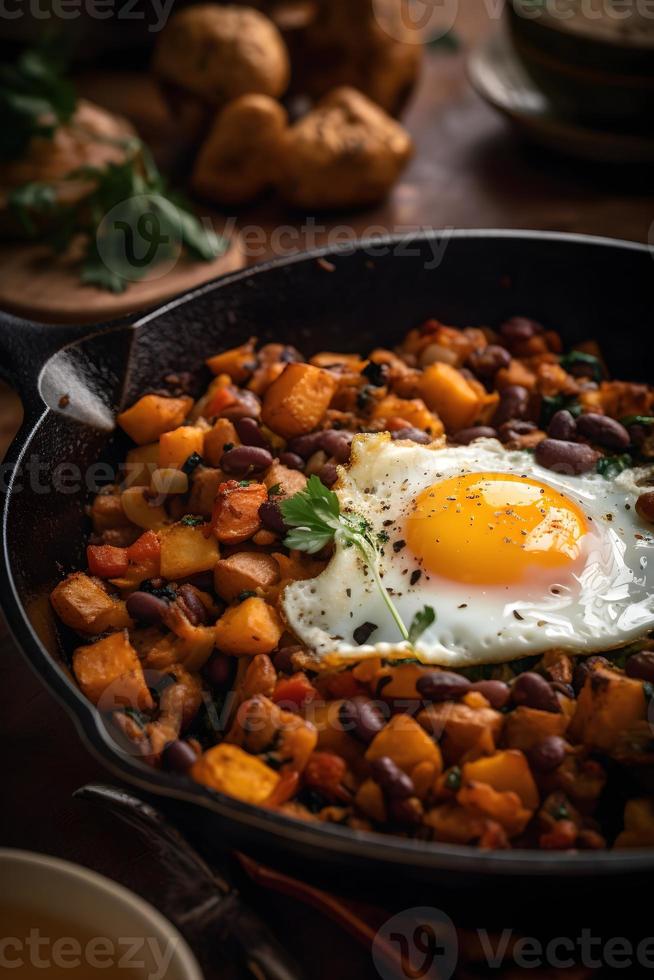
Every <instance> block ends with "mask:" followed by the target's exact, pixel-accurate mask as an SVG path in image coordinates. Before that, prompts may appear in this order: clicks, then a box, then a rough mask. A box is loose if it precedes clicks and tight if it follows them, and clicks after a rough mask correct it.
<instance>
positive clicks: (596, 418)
mask: <svg viewBox="0 0 654 980" xmlns="http://www.w3.org/2000/svg"><path fill="white" fill-rule="evenodd" d="M577 432H578V433H579V434H580V435H582V436H583V437H584V438H585V439H589V440H590V441H591V442H596V443H597V445H598V446H603V447H604V449H614V450H621V449H626V448H627V446H629V445H630V444H631V438H630V436H629V433H628V432H627V430H626V429H625V427H624V425H621V424H620V422H618V421H617V419H612V418H611V417H610V416H609V415H596V414H595V412H588V413H587V414H586V415H580V416H579V418H578V419H577Z"/></svg>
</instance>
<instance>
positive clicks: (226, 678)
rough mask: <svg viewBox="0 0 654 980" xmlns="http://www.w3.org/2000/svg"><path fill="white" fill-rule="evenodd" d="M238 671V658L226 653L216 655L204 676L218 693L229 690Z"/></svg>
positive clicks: (208, 663) (205, 669) (209, 661)
mask: <svg viewBox="0 0 654 980" xmlns="http://www.w3.org/2000/svg"><path fill="white" fill-rule="evenodd" d="M235 670H236V658H235V657H228V656H227V654H226V653H214V654H213V655H212V656H211V658H210V660H208V661H207V663H206V665H205V667H204V675H205V677H206V678H207V681H208V682H209V684H211V686H212V687H214V688H215V689H216V690H217V691H225V690H228V689H229V688H230V687H231V686H232V678H233V676H234V673H235Z"/></svg>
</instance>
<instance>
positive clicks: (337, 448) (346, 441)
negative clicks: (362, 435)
mask: <svg viewBox="0 0 654 980" xmlns="http://www.w3.org/2000/svg"><path fill="white" fill-rule="evenodd" d="M353 438H354V433H353V432H343V431H341V430H339V429H325V431H324V432H323V434H322V439H321V440H320V448H321V449H324V450H325V452H326V453H327V455H328V456H333V457H334V459H335V460H336V462H337V463H347V462H349V459H350V450H351V449H352V440H353Z"/></svg>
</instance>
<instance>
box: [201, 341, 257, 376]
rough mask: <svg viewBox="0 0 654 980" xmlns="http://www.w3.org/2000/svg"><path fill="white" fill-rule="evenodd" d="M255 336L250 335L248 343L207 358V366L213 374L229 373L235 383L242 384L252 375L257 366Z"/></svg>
mask: <svg viewBox="0 0 654 980" xmlns="http://www.w3.org/2000/svg"><path fill="white" fill-rule="evenodd" d="M255 342H256V338H255V337H250V339H249V340H248V342H247V343H246V344H241V346H240V347H232V348H231V349H230V350H226V351H223V353H222V354H214V356H213V357H209V358H207V367H208V368H209V370H210V371H211V373H212V374H228V375H229V376H230V378H231V379H232V381H233V382H234V384H237V385H240V384H242V383H243V382H244V381H247V379H248V378H249V377H250V375H251V374H252V372H253V371H254V369H255V367H256V366H257V358H256V354H255V353H254V345H255Z"/></svg>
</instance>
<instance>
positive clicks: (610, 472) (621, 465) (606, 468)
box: [596, 453, 634, 480]
mask: <svg viewBox="0 0 654 980" xmlns="http://www.w3.org/2000/svg"><path fill="white" fill-rule="evenodd" d="M633 465H634V461H633V459H632V458H631V456H630V455H629V453H623V454H622V455H621V456H602V457H601V458H600V459H598V461H597V466H596V469H597V472H598V473H599V474H600V476H603V477H604V478H605V479H607V480H612V479H613V477H614V476H617V475H618V473H622V471H623V470H627V469H629V467H630V466H633Z"/></svg>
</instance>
